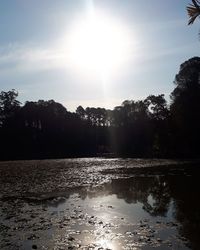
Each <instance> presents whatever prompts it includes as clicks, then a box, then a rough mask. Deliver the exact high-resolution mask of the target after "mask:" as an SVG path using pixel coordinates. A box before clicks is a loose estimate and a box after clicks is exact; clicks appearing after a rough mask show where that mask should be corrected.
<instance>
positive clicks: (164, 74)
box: [0, 0, 200, 111]
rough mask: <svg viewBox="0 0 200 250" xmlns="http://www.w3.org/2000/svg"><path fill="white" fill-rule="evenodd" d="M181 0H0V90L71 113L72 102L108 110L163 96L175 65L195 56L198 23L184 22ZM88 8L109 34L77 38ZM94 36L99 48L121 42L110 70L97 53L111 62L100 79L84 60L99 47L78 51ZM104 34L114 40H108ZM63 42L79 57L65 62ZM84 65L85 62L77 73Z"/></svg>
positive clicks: (186, 0)
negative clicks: (122, 49) (123, 45)
mask: <svg viewBox="0 0 200 250" xmlns="http://www.w3.org/2000/svg"><path fill="white" fill-rule="evenodd" d="M189 2H190V1H189V0H167V1H165V0H145V1H141V0H140V1H139V0H56V1H55V0H44V1H40V0H13V1H8V0H1V1H0V90H4V91H7V90H10V89H13V88H14V89H16V90H18V92H19V100H20V101H22V102H24V101H26V100H33V101H37V100H38V99H44V100H49V99H54V100H55V101H57V102H60V103H62V104H64V105H65V106H66V108H67V109H68V110H71V111H74V110H75V109H76V107H77V106H78V105H82V106H83V107H87V106H101V107H106V108H113V107H114V106H117V105H120V104H121V103H122V101H124V100H126V99H134V100H137V99H142V98H145V97H147V96H148V95H149V94H160V93H164V94H165V95H166V97H167V98H168V96H169V94H170V92H171V91H172V90H173V88H174V85H173V80H174V77H175V74H176V73H177V72H178V70H179V66H180V64H181V63H182V62H184V61H185V60H187V59H189V58H191V57H193V56H198V55H199V51H200V41H199V37H198V33H199V27H200V22H198V20H197V22H196V24H194V25H193V26H188V25H187V21H188V18H187V13H186V5H187V4H188V3H189ZM91 10H93V11H95V12H94V13H100V14H99V16H98V18H99V20H100V26H101V24H102V23H103V24H104V26H101V27H108V28H109V27H110V32H109V29H108V31H107V33H105V34H104V33H102V32H104V31H101V33H98V32H100V31H99V29H101V28H100V26H95V31H94V34H90V33H87V32H86V33H84V32H85V29H84V26H83V22H84V20H85V19H86V18H87V17H88V16H89V15H91ZM94 25H96V24H95V23H94ZM111 29H113V30H114V31H115V33H113V34H112V31H111ZM79 33H81V35H79ZM99 34H100V35H101V36H103V40H102V41H100V44H101V43H104V47H105V48H106V46H107V42H108V43H109V46H111V47H113V48H114V49H118V47H117V46H120V45H119V44H118V40H120V41H121V39H122V42H124V41H127V44H128V45H127V47H126V53H125V54H123V55H119V56H118V57H119V58H120V57H123V58H122V60H121V59H120V60H121V62H119V64H118V65H117V66H116V65H115V64H114V66H113V65H112V64H113V63H115V59H111V58H109V56H110V57H111V55H108V58H107V57H106V53H107V54H109V52H107V51H106V52H105V55H104V54H103V56H102V58H101V63H102V64H104V61H105V64H106V63H107V61H109V60H111V61H110V64H111V66H113V68H112V72H109V70H108V72H107V74H106V75H105V74H103V73H102V72H99V71H97V70H96V68H95V66H94V67H93V65H92V64H94V65H96V67H97V65H98V64H97V61H94V63H91V61H92V60H93V59H94V60H99V58H98V57H99V56H101V54H102V51H101V50H99V52H98V53H97V54H96V52H94V50H95V49H97V50H98V46H99V45H98V46H97V47H94V48H91V49H90V48H88V47H87V48H86V47H84V46H86V45H85V42H86V41H88V39H91V36H92V35H93V36H96V38H95V39H97V40H98V39H99ZM117 35H118V36H117ZM72 36H73V39H72ZM112 36H113V38H114V39H115V41H116V42H113V41H112V39H111V41H110V40H109V39H110V38H112ZM70 39H71V41H73V44H75V45H72V46H74V47H73V48H71V49H72V50H77V51H78V53H79V54H78V57H76V58H75V60H77V62H72V61H70V60H69V57H70V56H69V54H70V52H69V50H70V46H69V41H70ZM76 39H77V40H78V41H76ZM123 39H127V40H123ZM111 42H112V44H110V43H111ZM77 44H78V45H77ZM80 44H82V46H81V45H80ZM91 45H92V44H90V46H91ZM76 46H79V47H78V48H77V47H76ZM109 46H108V47H107V49H108V48H110V47H109ZM104 47H103V48H104ZM101 49H102V48H101ZM114 49H113V51H114V52H115V50H114ZM88 50H89V51H88ZM76 56H77V55H76ZM81 57H82V58H81ZM93 57H95V58H93ZM88 58H89V59H88ZM119 58H117V59H119ZM88 60H90V61H89V62H90V64H88V65H87V63H86V66H87V67H86V68H84V66H85V65H84V62H88ZM80 61H81V63H82V64H80ZM101 66H102V65H101ZM81 67H82V68H81Z"/></svg>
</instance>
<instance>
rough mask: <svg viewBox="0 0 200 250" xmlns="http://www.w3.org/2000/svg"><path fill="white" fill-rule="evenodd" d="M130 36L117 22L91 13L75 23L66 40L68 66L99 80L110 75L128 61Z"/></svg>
mask: <svg viewBox="0 0 200 250" xmlns="http://www.w3.org/2000/svg"><path fill="white" fill-rule="evenodd" d="M129 47H130V34H129V32H128V31H127V29H126V28H125V27H123V26H122V25H121V24H120V23H119V22H117V21H116V20H114V19H112V18H109V17H106V16H105V15H100V14H99V13H96V12H93V13H92V14H90V15H89V16H87V18H85V19H84V20H81V21H78V22H76V24H75V25H74V26H73V29H72V30H71V31H70V32H69V34H68V38H67V50H68V53H67V54H68V58H69V60H70V64H71V65H73V66H74V67H76V68H78V69H80V70H84V71H85V70H86V71H87V70H92V71H93V72H97V73H100V74H101V75H102V76H104V75H105V74H111V73H113V71H116V69H117V68H118V67H119V66H121V65H122V64H123V63H124V62H125V61H126V60H127V58H128V53H130V51H129Z"/></svg>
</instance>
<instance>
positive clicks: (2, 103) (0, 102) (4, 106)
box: [0, 89, 20, 126]
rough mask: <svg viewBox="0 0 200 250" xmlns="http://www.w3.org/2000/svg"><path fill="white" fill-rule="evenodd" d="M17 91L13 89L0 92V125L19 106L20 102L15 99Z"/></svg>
mask: <svg viewBox="0 0 200 250" xmlns="http://www.w3.org/2000/svg"><path fill="white" fill-rule="evenodd" d="M17 97H18V92H17V91H15V90H14V89H12V90H10V91H8V92H5V91H1V93H0V126H2V125H3V123H4V122H5V121H6V120H7V119H9V118H10V117H12V115H14V114H15V112H16V111H17V110H19V108H20V102H19V101H18V100H17Z"/></svg>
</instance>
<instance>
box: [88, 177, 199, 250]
mask: <svg viewBox="0 0 200 250" xmlns="http://www.w3.org/2000/svg"><path fill="white" fill-rule="evenodd" d="M87 194H88V196H89V197H90V198H92V197H95V196H100V195H112V194H115V195H116V196H117V198H119V199H123V200H124V201H125V202H127V203H129V204H131V203H137V202H141V203H143V209H144V210H145V211H147V212H148V213H149V214H150V215H152V216H166V215H167V212H168V211H169V208H170V205H171V201H173V205H174V214H173V215H174V218H175V219H176V220H177V221H178V222H180V227H179V228H178V230H179V233H180V235H182V236H184V237H186V238H187V239H188V240H189V242H190V244H191V248H192V249H199V248H198V247H199V246H200V238H199V234H200V203H199V202H198V199H199V194H200V186H199V181H198V175H197V176H196V177H194V176H190V177H189V176H183V175H180V176H178V175H174V176H172V175H171V176H170V175H169V176H151V177H133V178H129V179H117V180H113V181H112V182H111V183H109V184H105V185H104V187H99V188H97V190H96V191H95V192H94V190H93V192H92V193H90V192H88V193H87Z"/></svg>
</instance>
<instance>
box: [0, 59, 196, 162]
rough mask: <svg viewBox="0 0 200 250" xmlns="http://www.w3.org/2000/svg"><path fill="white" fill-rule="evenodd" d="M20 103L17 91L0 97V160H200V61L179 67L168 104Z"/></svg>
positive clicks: (153, 100) (160, 100) (157, 98)
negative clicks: (73, 109)
mask: <svg viewBox="0 0 200 250" xmlns="http://www.w3.org/2000/svg"><path fill="white" fill-rule="evenodd" d="M133 80H134V79H133ZM17 98H18V92H17V91H16V90H14V89H12V90H10V91H1V92H0V138H1V151H0V159H1V160H14V159H43V158H65V157H93V156H107V157H148V158H150V157H156V158H198V157H199V155H200V143H199V142H200V133H199V131H200V118H199V116H198V115H199V114H200V57H193V58H191V59H189V60H187V61H185V62H184V63H182V64H181V65H180V70H179V72H178V73H177V75H176V76H175V80H174V90H173V91H172V93H171V95H170V102H167V101H166V99H165V96H164V94H160V95H149V96H148V97H147V98H146V99H143V100H136V101H135V100H125V101H124V102H123V103H122V104H121V105H120V106H117V107H115V108H114V109H113V110H109V109H105V108H101V107H98V108H95V107H86V108H83V107H82V106H78V107H77V109H76V112H69V111H67V109H66V108H65V107H64V106H63V105H62V104H60V103H58V102H55V101H54V100H48V101H45V100H38V101H37V102H32V101H27V102H25V104H24V105H22V104H21V103H20V102H19V101H18V100H17Z"/></svg>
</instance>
